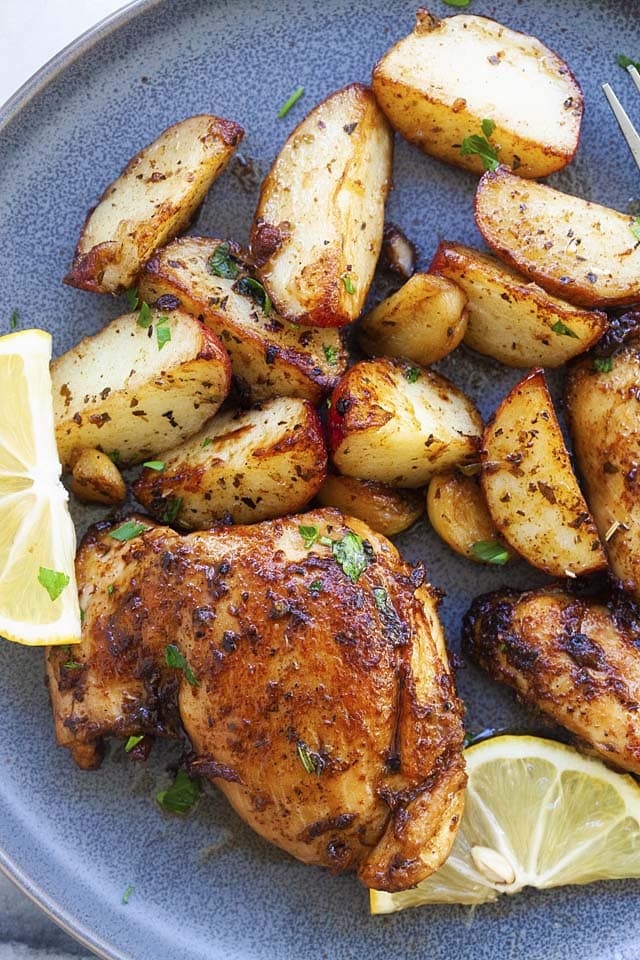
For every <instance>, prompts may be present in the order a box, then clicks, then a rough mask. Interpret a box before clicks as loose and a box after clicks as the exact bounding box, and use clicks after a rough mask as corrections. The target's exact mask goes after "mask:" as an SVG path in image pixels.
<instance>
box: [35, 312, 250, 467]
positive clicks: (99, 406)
mask: <svg viewBox="0 0 640 960" xmlns="http://www.w3.org/2000/svg"><path fill="white" fill-rule="evenodd" d="M51 379H52V388H53V409H54V417H55V431H56V442H57V444H58V454H59V456H60V460H61V462H62V466H63V468H65V469H69V468H70V466H71V463H72V462H73V458H74V451H75V450H76V449H77V448H83V447H90V448H95V449H98V450H102V451H103V452H104V453H107V454H109V455H111V456H112V457H114V459H117V461H118V463H120V464H121V465H127V464H132V463H140V462H141V461H143V460H149V459H151V458H152V457H154V456H155V455H156V454H158V453H161V452H162V451H163V450H169V449H170V448H171V447H175V446H176V444H179V443H182V441H183V440H185V439H186V438H187V437H190V436H191V435H192V434H194V433H195V432H196V431H197V430H199V429H200V427H201V426H202V424H203V423H205V421H207V420H209V418H210V417H211V416H212V415H213V414H214V413H215V412H216V410H217V409H218V407H219V406H220V404H221V403H222V401H223V400H224V398H225V397H226V395H227V393H228V392H229V386H230V382H231V368H230V365H229V357H228V356H227V353H226V351H225V350H224V348H223V346H222V344H221V343H220V341H219V340H218V338H217V337H216V336H215V335H214V334H213V333H212V332H211V331H210V330H208V329H207V328H206V327H204V326H203V325H202V324H201V323H199V322H198V320H196V319H195V317H192V316H191V314H189V313H185V311H184V310H180V309H178V310H172V311H171V312H170V313H167V314H164V313H163V312H162V311H160V310H148V308H147V309H146V310H144V309H143V310H142V311H141V312H140V313H127V314H125V315H124V316H122V317H118V318H117V319H116V320H112V321H111V323H109V324H107V326H106V327H105V328H104V329H103V330H101V331H100V332H99V333H97V334H95V336H92V337H85V339H84V340H81V341H80V343H79V344H77V346H75V347H73V349H72V350H69V351H68V352H67V353H65V354H63V355H62V356H61V357H58V359H57V360H54V362H53V364H52V366H51Z"/></svg>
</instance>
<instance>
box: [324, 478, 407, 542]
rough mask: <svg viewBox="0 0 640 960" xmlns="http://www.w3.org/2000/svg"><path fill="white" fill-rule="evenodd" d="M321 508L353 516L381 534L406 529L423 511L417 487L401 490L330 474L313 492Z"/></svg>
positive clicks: (386, 535)
mask: <svg viewBox="0 0 640 960" xmlns="http://www.w3.org/2000/svg"><path fill="white" fill-rule="evenodd" d="M316 500H317V501H318V503H320V504H321V506H323V507H337V509H338V510H340V511H341V512H342V513H346V514H347V516H350V517H357V518H358V520H362V521H363V522H364V523H367V524H369V526H370V527H372V528H373V529H374V530H376V531H377V532H378V533H382V534H383V535H384V536H385V537H393V536H395V535H396V534H397V533H402V531H403V530H407V529H408V528H409V527H410V526H411V525H412V524H414V523H415V522H416V520H418V519H419V518H420V517H421V516H422V514H423V513H424V497H423V495H422V494H421V493H420V492H419V491H417V490H401V489H398V488H394V487H388V486H386V485H385V484H384V483H375V482H374V481H373V480H359V479H358V477H343V476H341V475H340V474H339V473H330V474H329V476H328V477H327V478H326V479H325V480H324V482H323V484H322V486H321V487H320V489H319V490H318V492H317V494H316Z"/></svg>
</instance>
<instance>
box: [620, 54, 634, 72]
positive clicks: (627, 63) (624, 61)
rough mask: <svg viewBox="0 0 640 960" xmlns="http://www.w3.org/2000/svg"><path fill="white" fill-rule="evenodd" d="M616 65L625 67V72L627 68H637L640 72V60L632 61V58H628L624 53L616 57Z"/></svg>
mask: <svg viewBox="0 0 640 960" xmlns="http://www.w3.org/2000/svg"><path fill="white" fill-rule="evenodd" d="M616 63H617V64H618V66H619V67H623V68H624V69H625V70H626V69H627V67H635V68H636V70H640V60H632V59H631V57H627V56H626V54H624V53H619V54H618V56H617V57H616Z"/></svg>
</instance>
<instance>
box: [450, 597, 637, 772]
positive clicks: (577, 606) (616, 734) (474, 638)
mask: <svg viewBox="0 0 640 960" xmlns="http://www.w3.org/2000/svg"><path fill="white" fill-rule="evenodd" d="M462 643H463V649H464V652H465V653H466V654H467V655H468V656H469V657H471V659H473V660H475V661H476V662H477V663H478V664H480V666H481V667H484V669H485V670H487V672H488V673H489V674H490V675H491V676H492V677H493V678H494V679H495V680H500V681H501V682H502V683H506V684H508V685H509V686H510V687H513V689H514V690H516V691H517V693H518V695H519V697H520V698H521V699H522V700H524V701H525V702H526V703H530V704H533V705H534V706H536V707H538V708H539V709H540V710H541V711H543V713H546V714H548V715H549V716H550V717H552V718H553V719H554V720H555V721H556V722H557V723H559V724H561V725H562V726H563V727H566V728H567V730H570V731H571V733H573V734H574V735H575V736H576V737H577V738H578V740H579V741H580V743H579V744H578V745H582V746H585V747H586V748H587V749H588V750H589V752H593V751H595V752H596V753H597V754H598V755H599V756H600V757H601V759H603V760H605V761H607V763H609V764H612V765H614V766H616V767H621V768H622V769H624V770H630V771H631V772H632V773H635V774H640V712H639V710H640V607H639V606H638V605H637V604H635V603H634V602H633V601H632V600H631V599H629V598H628V597H625V596H623V595H622V594H616V595H613V596H612V597H611V598H610V599H609V600H608V601H606V602H604V603H601V602H598V601H596V600H593V599H579V598H578V597H575V596H572V595H571V594H570V593H568V592H567V591H565V590H563V589H562V588H560V587H553V586H552V587H543V588H541V589H539V590H531V591H529V592H527V593H517V592H515V591H509V590H502V591H498V592H496V593H489V594H486V595H485V596H482V597H478V598H477V599H476V600H475V601H474V602H473V604H472V605H471V608H470V609H469V611H468V613H467V615H466V617H465V620H464V624H463V638H462Z"/></svg>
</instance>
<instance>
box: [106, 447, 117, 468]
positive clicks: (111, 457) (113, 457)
mask: <svg viewBox="0 0 640 960" xmlns="http://www.w3.org/2000/svg"><path fill="white" fill-rule="evenodd" d="M107 456H108V457H109V460H111V463H114V464H115V465H116V467H117V466H118V464H119V463H120V451H119V450H112V451H111V453H108V454H107Z"/></svg>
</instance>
